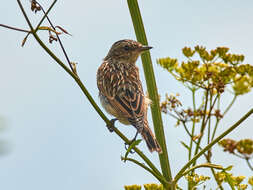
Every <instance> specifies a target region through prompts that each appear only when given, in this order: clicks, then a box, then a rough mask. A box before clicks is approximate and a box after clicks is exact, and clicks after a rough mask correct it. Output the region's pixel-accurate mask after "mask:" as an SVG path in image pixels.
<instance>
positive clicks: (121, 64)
mask: <svg viewBox="0 0 253 190" xmlns="http://www.w3.org/2000/svg"><path fill="white" fill-rule="evenodd" d="M151 48H152V47H150V46H145V45H142V44H141V43H139V42H136V41H133V40H120V41H117V42H115V43H114V44H113V45H112V47H111V49H110V50H109V53H108V54H107V56H106V57H105V58H104V60H103V63H102V65H101V66H100V67H99V68H98V71H97V86H98V89H99V98H100V101H101V104H102V106H103V107H104V109H105V110H106V111H107V112H108V113H109V114H111V115H113V116H114V117H116V119H118V120H119V121H120V122H121V123H123V124H125V125H132V126H134V127H135V128H136V129H137V133H136V135H135V138H136V136H137V134H138V133H140V134H141V135H142V137H143V139H144V140H145V141H146V144H147V146H148V149H149V150H150V152H153V151H157V152H158V153H162V149H161V147H160V145H159V143H158V142H157V140H156V138H155V135H154V134H153V132H152V130H151V129H150V128H149V125H148V120H147V109H148V105H149V104H150V102H151V101H150V100H149V99H148V98H147V97H145V95H144V93H143V88H142V84H141V81H140V76H139V69H138V67H137V66H136V64H135V63H136V60H137V59H138V57H139V55H140V54H141V53H143V52H145V51H147V50H149V49H151ZM135 138H134V139H133V140H135Z"/></svg>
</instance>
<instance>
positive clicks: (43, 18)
mask: <svg viewBox="0 0 253 190" xmlns="http://www.w3.org/2000/svg"><path fill="white" fill-rule="evenodd" d="M35 2H36V3H37V4H38V5H39V6H40V8H41V10H42V11H43V12H44V9H43V7H42V6H41V5H40V4H39V3H38V2H37V1H35ZM56 2H57V0H54V2H53V3H52V4H51V6H50V7H49V8H48V10H47V12H44V15H43V17H42V19H41V20H40V22H39V24H38V25H37V27H36V29H35V32H37V31H38V29H39V27H40V25H41V24H42V22H43V21H44V20H45V18H48V16H47V15H48V13H49V12H50V11H51V9H52V8H53V6H54V5H55V3H56ZM54 30H55V29H54Z"/></svg>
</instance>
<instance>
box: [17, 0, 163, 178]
mask: <svg viewBox="0 0 253 190" xmlns="http://www.w3.org/2000/svg"><path fill="white" fill-rule="evenodd" d="M17 2H18V4H19V7H20V9H21V11H22V13H23V15H24V17H25V19H26V21H27V23H28V25H29V27H30V29H31V31H32V34H33V36H34V38H35V39H36V40H37V42H38V43H39V44H40V46H41V47H42V48H43V49H44V50H45V51H46V52H47V53H48V54H49V55H50V56H51V57H52V58H53V59H54V60H55V61H56V62H57V63H58V64H59V65H60V66H61V67H62V68H63V69H64V70H65V71H66V72H67V73H68V74H69V75H70V76H71V77H72V78H73V79H74V80H75V81H76V83H77V84H78V86H79V87H80V88H81V90H82V92H83V93H84V95H85V96H86V97H87V99H88V100H89V102H90V103H91V105H92V106H93V108H94V109H95V110H96V112H97V113H98V114H99V116H100V117H101V118H102V119H103V120H104V121H105V123H106V124H107V125H109V126H111V122H110V120H109V119H108V118H107V117H106V116H105V114H104V113H103V112H102V110H101V109H100V108H99V107H98V105H97V104H96V102H95V101H94V99H93V98H92V96H91V95H90V93H89V92H88V90H87V89H86V87H85V86H84V84H83V83H82V81H81V80H80V79H79V77H78V76H77V75H75V74H74V73H73V72H72V71H71V70H70V69H69V68H68V67H67V66H66V65H65V64H64V63H63V62H62V61H61V60H60V59H59V58H58V57H57V56H55V55H54V53H53V52H52V51H51V50H50V49H49V48H48V47H47V46H46V45H45V44H44V43H43V42H42V41H41V39H40V38H39V36H38V35H37V34H36V33H35V32H34V29H33V27H32V25H31V22H30V20H29V19H28V17H27V15H26V13H25V10H24V8H23V6H22V4H21V2H20V0H17ZM112 127H113V128H114V132H115V133H116V134H117V135H118V136H119V137H120V138H121V139H122V140H123V141H125V142H126V143H128V144H130V142H131V141H130V140H129V139H128V138H127V137H126V136H124V135H123V134H122V133H121V132H120V131H119V130H118V129H117V128H115V127H114V126H112ZM133 149H134V151H135V152H136V153H137V154H138V155H139V156H140V157H141V158H142V159H143V160H144V161H145V162H146V163H147V165H148V166H149V167H150V168H151V169H152V170H153V171H154V172H155V173H157V174H158V175H162V174H161V173H160V171H159V170H158V169H157V168H156V167H155V166H154V165H153V163H152V162H151V161H150V160H149V159H148V158H147V157H146V156H145V155H144V154H143V153H142V152H141V151H140V150H139V149H138V148H137V147H134V148H133Z"/></svg>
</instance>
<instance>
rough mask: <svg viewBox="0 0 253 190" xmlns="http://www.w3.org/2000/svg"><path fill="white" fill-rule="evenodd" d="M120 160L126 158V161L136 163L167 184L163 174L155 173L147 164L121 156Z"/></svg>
mask: <svg viewBox="0 0 253 190" xmlns="http://www.w3.org/2000/svg"><path fill="white" fill-rule="evenodd" d="M121 160H123V161H126V160H127V161H130V162H133V163H135V164H137V165H138V166H140V167H142V168H143V169H145V170H146V171H148V172H149V173H151V174H152V175H153V176H154V177H155V178H156V179H158V180H159V181H160V182H162V183H163V184H167V183H168V182H167V181H166V179H165V178H164V177H163V176H161V175H157V173H155V172H154V171H153V170H151V169H150V168H148V167H147V166H145V165H144V164H143V163H140V162H138V161H137V160H135V159H132V158H124V157H121Z"/></svg>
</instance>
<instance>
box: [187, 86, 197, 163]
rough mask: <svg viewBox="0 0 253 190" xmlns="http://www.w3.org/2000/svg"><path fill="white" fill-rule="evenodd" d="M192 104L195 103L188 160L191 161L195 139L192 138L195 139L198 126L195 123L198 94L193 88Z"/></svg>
mask: <svg viewBox="0 0 253 190" xmlns="http://www.w3.org/2000/svg"><path fill="white" fill-rule="evenodd" d="M191 91H192V103H193V113H194V115H193V123H192V131H191V141H190V148H189V154H188V159H189V160H191V156H192V144H193V141H194V139H193V138H192V137H194V133H195V125H196V121H195V118H196V117H195V112H196V100H195V94H196V89H195V88H192V89H191Z"/></svg>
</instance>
